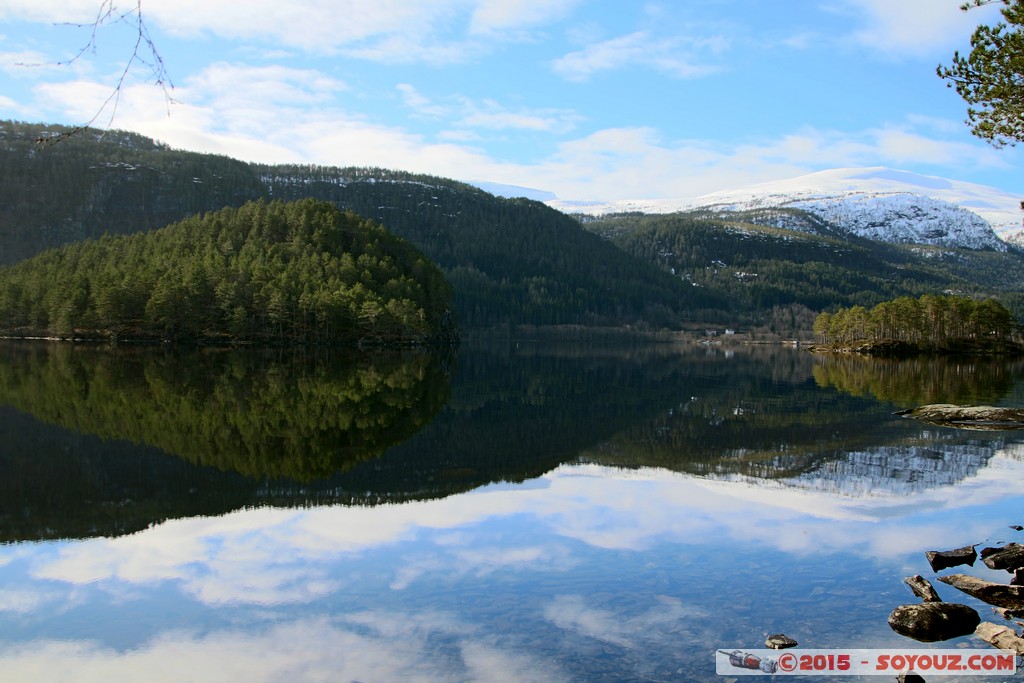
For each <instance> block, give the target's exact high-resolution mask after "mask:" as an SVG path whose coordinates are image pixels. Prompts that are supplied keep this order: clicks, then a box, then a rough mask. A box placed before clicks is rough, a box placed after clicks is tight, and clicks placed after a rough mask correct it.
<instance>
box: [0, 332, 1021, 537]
mask: <svg viewBox="0 0 1024 683" xmlns="http://www.w3.org/2000/svg"><path fill="white" fill-rule="evenodd" d="M1022 376H1024V367H1022V364H1021V363H1020V362H1019V361H1010V362H1007V361H1002V360H993V359H985V358H957V359H949V358H927V359H912V360H908V361H900V362H895V361H890V360H877V359H870V358H864V357H850V356H813V355H811V354H809V353H807V352H803V351H799V350H793V349H788V348H783V347H770V346H769V347H738V348H733V349H730V348H724V347H717V346H710V347H708V346H699V345H698V346H677V345H641V346H629V347H618V346H596V347H578V346H558V345H554V346H552V345H543V346H534V345H528V344H522V345H520V346H519V347H518V348H514V349H510V348H508V347H502V346H498V347H491V348H488V347H476V348H469V349H463V351H462V352H461V353H459V355H458V357H457V358H454V357H452V356H451V355H444V354H442V355H437V354H432V353H428V352H405V353H373V354H353V353H349V352H341V351H329V350H320V351H319V352H315V353H306V352H302V351H298V350H281V349H277V350H253V349H234V350H226V349H202V350H194V351H190V352H181V351H176V352H174V351H169V350H167V349H163V348H148V347H138V348H128V349H121V348H117V349H114V348H109V347H94V346H72V345H66V344H13V343H12V344H7V345H5V346H3V347H2V354H0V405H5V406H8V407H7V408H0V434H3V435H4V436H5V439H4V442H5V443H6V447H3V446H0V463H2V464H3V466H4V469H5V472H6V476H5V477H4V479H3V482H4V483H3V484H2V489H3V490H2V491H0V494H2V495H0V501H2V502H0V529H2V530H3V533H2V534H0V538H7V539H10V540H14V539H17V538H46V537H61V536H81V535H89V534H91V533H104V534H116V533H124V532H129V531H132V530H135V529H139V528H145V526H147V525H149V524H151V523H153V522H155V521H160V520H163V519H166V518H168V517H177V516H186V515H192V514H217V513H220V512H225V511H227V510H231V509H235V508H237V507H239V506H242V505H260V504H275V505H308V504H316V503H325V502H342V503H348V504H351V503H361V504H367V503H369V504H376V503H380V502H386V501H392V502H395V501H401V500H410V499H422V498H436V497H439V496H445V495H451V494H453V493H458V492H460V491H466V490H470V489H472V488H474V487H477V486H481V485H485V484H487V483H490V482H495V481H524V480H528V479H531V478H535V477H537V476H540V475H542V474H543V473H544V472H546V471H550V470H551V469H553V468H555V467H557V466H559V465H561V464H564V463H574V462H593V463H597V464H602V465H610V466H616V467H628V468H642V467H660V468H665V469H668V470H672V471H677V472H682V473H688V474H694V475H698V476H707V477H712V478H726V477H734V476H741V477H752V478H756V479H760V480H782V479H786V480H796V479H799V478H800V477H804V478H805V479H806V478H807V477H808V476H810V475H811V474H812V473H813V474H814V476H820V474H821V473H822V472H828V471H830V470H831V471H834V472H839V471H844V472H845V476H846V478H847V479H848V480H849V486H850V487H852V488H851V490H853V489H854V488H855V489H864V488H865V487H871V488H876V489H879V490H884V489H887V488H888V489H891V490H896V489H899V490H903V491H905V488H906V486H905V485H906V483H907V481H909V480H911V479H912V480H913V481H915V482H917V483H918V485H919V486H923V485H938V484H939V483H941V482H944V483H947V484H948V483H955V481H958V480H959V479H962V478H964V477H965V476H968V475H969V474H970V473H971V472H975V471H977V469H978V468H979V467H982V466H983V465H984V462H985V461H986V458H987V457H988V456H987V455H986V453H987V452H988V451H987V450H986V449H984V448H982V449H981V450H978V449H977V448H974V449H972V448H971V447H970V444H971V443H974V441H972V437H971V435H965V434H961V433H958V432H956V431H949V432H947V433H945V434H943V435H942V439H943V440H944V441H945V442H947V444H948V442H950V441H952V442H955V444H948V445H957V448H954V449H952V450H950V449H946V450H947V451H948V452H947V453H946V454H945V456H943V457H938V456H936V455H935V454H936V453H937V451H935V449H934V447H932V446H928V445H924V441H929V440H933V434H934V431H935V430H934V429H932V430H927V429H925V428H923V427H922V426H920V425H914V424H910V423H908V422H907V421H901V420H895V419H891V413H892V412H893V411H894V410H896V409H899V408H905V407H909V406H911V405H916V404H919V403H923V402H940V401H941V402H951V403H954V402H978V401H984V402H990V403H995V404H998V403H1000V402H1001V401H1002V402H1007V401H1009V402H1012V401H1014V400H1017V399H1019V398H1021V397H1020V396H1019V395H1018V394H1019V392H1020V379H1021V377H1022ZM922 432H923V433H924V434H925V437H924V439H923V440H922V438H921V434H922ZM929 443H930V441H929ZM929 449H930V450H929ZM857 458H860V459H861V460H862V461H871V462H873V463H874V465H873V466H872V467H873V471H874V474H870V473H869V472H868V471H867V470H865V469H864V468H860V475H858V476H854V474H853V473H854V470H857V469H858V468H857V467H856V466H851V465H850V461H851V459H854V460H855V459H857ZM922 458H924V459H925V460H924V461H923V460H922ZM929 459H930V460H929ZM958 460H961V461H962V462H959V463H958V462H957V461H958ZM922 463H925V464H927V463H930V465H929V466H928V467H927V468H926V469H927V470H928V471H930V472H932V474H921V473H920V472H919V470H921V468H922ZM915 472H916V473H915ZM829 476H830V477H831V478H832V479H833V480H834V481H833V484H832V485H833V486H835V487H839V488H841V487H842V486H843V483H842V481H841V480H840V477H839V475H838V474H834V475H829ZM864 476H868V477H869V480H865V479H864Z"/></svg>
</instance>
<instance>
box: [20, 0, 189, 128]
mask: <svg viewBox="0 0 1024 683" xmlns="http://www.w3.org/2000/svg"><path fill="white" fill-rule="evenodd" d="M114 24H124V25H127V26H129V27H131V28H132V29H133V31H134V34H135V43H134V45H133V46H132V51H131V54H130V55H129V57H128V60H127V61H126V62H125V66H124V69H123V70H122V72H121V74H120V76H118V78H117V80H116V82H115V83H114V87H113V90H112V91H111V93H110V95H109V96H108V97H107V98H106V99H105V100H104V101H103V104H101V105H100V107H99V109H97V111H96V113H95V114H94V115H93V116H92V118H90V119H89V120H88V121H86V122H85V123H83V124H81V125H78V126H75V127H74V128H72V129H71V130H69V131H66V132H63V133H58V134H56V135H52V136H49V137H40V138H38V139H37V140H36V142H37V143H41V144H50V143H55V142H60V141H61V140H64V139H66V138H69V137H71V136H73V135H76V134H78V133H80V132H81V131H83V130H85V129H86V128H88V127H90V126H92V125H93V124H94V123H95V122H96V121H97V120H98V119H99V118H100V116H102V115H103V113H104V112H105V111H109V113H110V117H109V119H108V120H107V123H106V127H109V126H110V125H111V124H113V122H114V117H115V116H116V114H117V106H118V104H119V103H120V100H121V93H122V91H123V89H124V86H125V82H126V80H127V78H128V75H129V73H131V72H132V71H133V70H134V69H138V68H143V69H145V70H147V71H148V75H147V76H146V80H147V81H149V82H152V83H153V84H155V85H157V86H159V87H160V89H161V90H163V93H164V101H165V102H166V104H167V114H168V116H170V106H171V104H173V103H174V102H175V100H174V98H173V97H172V96H171V92H172V91H173V90H174V83H173V82H172V81H171V78H170V75H169V74H168V72H167V67H166V65H165V64H164V60H163V58H162V57H161V56H160V53H159V51H158V50H157V48H156V44H155V43H154V42H153V38H152V37H151V36H150V33H149V28H148V27H147V26H146V22H145V20H144V19H143V17H142V0H135V2H134V5H132V6H131V7H129V8H128V9H127V10H121V9H119V8H118V7H117V5H115V4H114V0H102V1H101V2H100V6H99V9H98V11H97V12H96V19H95V20H93V21H92V22H91V23H88V24H71V23H68V24H65V25H68V26H74V27H76V28H82V29H88V30H89V40H88V41H87V42H86V43H85V45H83V46H82V47H81V49H79V50H78V52H77V53H75V55H74V56H73V57H71V58H70V59H67V60H65V61H62V62H55V63H54V65H56V66H69V65H71V64H74V63H75V62H77V61H79V60H80V59H83V58H84V56H85V55H86V54H88V53H90V52H92V53H95V52H96V46H97V44H98V42H99V32H100V29H102V28H103V27H105V26H110V25H114ZM25 66H31V65H25ZM36 66H39V65H36Z"/></svg>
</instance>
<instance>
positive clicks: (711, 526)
mask: <svg viewBox="0 0 1024 683" xmlns="http://www.w3.org/2000/svg"><path fill="white" fill-rule="evenodd" d="M790 483H791V486H786V485H785V484H786V482H770V483H766V482H755V481H751V480H742V481H741V480H712V479H701V478H695V477H692V476H688V475H680V474H676V473H671V472H668V471H665V470H657V469H638V470H624V469H614V468H608V467H603V466H597V465H572V466H570V465H565V466H561V467H558V468H556V469H555V470H553V471H551V472H549V473H548V474H546V475H545V476H543V477H541V478H539V479H537V480H534V481H530V482H526V483H525V484H524V485H522V486H519V485H511V484H496V485H492V486H486V487H483V488H480V489H477V490H475V491H472V492H469V493H466V494H463V495H458V496H452V497H448V498H444V499H438V500H428V501H419V502H411V503H406V504H401V505H384V506H379V507H374V508H368V507H344V506H333V507H316V508H305V509H280V508H259V509H246V510H239V511H237V512H233V513H230V514H226V515H223V516H221V517H196V518H188V519H178V520H172V521H168V522H165V523H163V524H159V525H156V526H153V527H151V528H149V529H146V530H144V531H141V532H138V533H135V534H132V535H128V536H121V537H117V538H95V539H90V540H84V541H71V542H60V543H55V542H48V543H21V544H15V545H10V546H6V547H3V548H2V549H0V577H2V580H3V582H4V586H5V588H4V589H3V591H0V634H4V635H3V638H2V640H0V670H2V671H3V672H4V675H5V678H7V679H8V680H32V681H41V682H47V681H61V682H64V681H68V680H75V681H78V682H85V683H91V682H92V681H97V682H100V681H102V682H103V683H110V682H111V681H122V680H124V681H127V680H138V676H139V672H146V675H145V678H146V680H147V681H155V682H158V683H159V682H161V681H168V682H169V681H175V682H177V681H182V680H189V681H224V680H247V681H268V682H269V681H286V680H287V681H295V680H302V681H320V680H323V681H328V680H329V681H391V680H394V681H398V680H402V681H438V680H459V681H500V680H536V681H560V680H578V676H576V675H574V674H573V673H572V671H571V669H572V665H573V662H574V661H576V659H582V658H586V659H587V661H591V662H592V661H597V662H601V661H603V660H602V659H601V658H602V657H611V658H612V659H614V661H615V666H620V667H632V668H631V669H630V670H631V671H633V672H634V673H635V674H636V675H637V676H638V677H641V678H642V677H645V676H648V675H650V676H654V669H653V668H652V669H650V670H647V669H646V668H645V667H654V668H658V667H660V668H659V669H658V670H659V671H662V672H663V673H664V671H672V670H673V667H677V666H678V667H680V669H679V670H685V669H686V667H687V666H694V665H693V664H692V663H689V664H688V663H686V661H684V660H682V659H680V660H679V661H675V659H673V658H676V657H681V655H679V654H677V652H678V643H680V642H690V643H703V644H705V645H708V644H711V646H713V644H715V643H722V642H726V641H727V639H728V638H730V637H731V638H733V639H736V638H739V637H746V636H743V635H742V634H747V635H749V633H750V632H751V631H755V632H754V636H755V637H756V636H757V632H756V629H757V628H759V626H761V625H763V628H769V627H770V626H771V623H770V622H771V619H772V618H774V617H772V616H771V615H773V614H775V613H778V612H782V613H783V615H782V616H780V617H779V619H790V620H793V619H794V618H795V615H798V614H800V615H802V614H803V613H802V612H801V610H805V609H807V606H806V605H803V604H802V603H801V602H799V601H800V600H803V599H806V596H807V595H808V594H809V591H808V586H809V585H811V584H815V583H816V584H817V585H821V583H822V582H823V581H826V580H828V577H830V576H831V575H830V574H829V572H830V571H832V572H848V573H849V574H850V576H851V577H854V578H852V579H844V578H842V577H839V578H837V579H836V581H837V583H838V586H839V588H840V590H839V591H838V593H839V595H837V596H836V598H835V599H837V600H840V601H845V600H847V597H844V595H847V596H848V595H849V594H850V592H851V591H854V590H855V589H856V590H862V588H861V587H859V586H851V585H849V583H850V581H857V580H861V579H860V578H856V577H863V576H864V575H868V576H871V575H873V574H879V572H877V571H875V569H876V568H877V567H879V566H885V567H886V569H885V571H884V572H881V576H880V578H872V579H871V580H873V581H880V582H883V581H884V582H885V583H884V584H882V583H879V584H878V585H884V586H886V588H885V589H884V591H883V593H885V591H889V592H888V593H885V594H884V595H882V596H880V597H878V598H877V600H878V601H880V602H879V603H878V604H874V603H872V602H871V601H870V600H867V601H864V602H866V603H867V605H866V606H865V608H867V607H872V608H873V609H876V610H881V614H882V615H883V616H882V620H881V622H880V623H881V625H882V627H884V615H885V614H887V611H886V610H887V609H888V607H886V604H888V603H886V602H885V601H890V602H892V601H893V600H897V599H905V598H900V597H892V596H893V595H897V596H898V595H901V594H900V593H899V591H901V590H902V587H901V586H899V579H898V578H896V577H897V576H898V575H900V574H901V573H902V574H903V575H905V573H907V572H911V573H917V572H921V571H923V570H925V569H926V565H925V564H924V561H923V556H922V554H921V551H922V550H924V549H926V548H945V547H955V546H957V545H962V544H965V543H969V542H980V541H983V540H985V539H986V538H988V537H989V536H991V535H992V534H995V533H1002V530H1003V529H1005V525H1003V526H1001V527H996V528H994V527H993V522H992V520H993V519H1000V518H1001V517H1000V516H1003V517H1005V520H1004V521H1005V524H1010V523H1014V522H1020V521H1021V520H1020V519H1013V518H1011V516H1010V515H1012V514H1014V511H1019V510H1020V509H1022V505H1021V504H1022V502H1024V497H1022V495H1021V494H1020V491H1022V490H1024V487H1022V484H1024V464H1022V462H1021V460H1020V459H1019V451H1018V449H1017V447H1016V446H1009V447H1007V448H1006V449H1005V451H1004V452H1001V453H999V454H997V456H996V457H993V458H991V459H990V460H989V463H988V466H987V467H986V468H984V469H982V470H981V471H979V472H978V473H977V474H976V475H975V476H973V477H971V478H969V479H968V480H965V481H961V482H960V483H959V484H958V485H957V486H948V487H938V488H934V489H927V490H924V491H921V492H919V493H917V494H915V495H913V496H911V497H908V496H906V495H905V494H887V493H885V492H879V493H877V495H871V496H864V497H860V498H854V497H845V498H844V497H842V496H837V495H836V493H835V491H833V490H830V489H829V488H827V487H825V488H824V489H822V490H815V489H814V488H813V487H811V486H809V485H808V483H807V481H806V480H804V481H801V482H790ZM1000 524H1002V522H1000ZM1009 533H1013V532H1009ZM823 558H825V561H824V562H823V561H822V559H823ZM830 564H831V565H834V567H835V568H833V569H829V567H828V566H827V565H830ZM823 565H825V566H824V568H823ZM789 574H792V576H789ZM736 586H740V587H741V590H739V591H738V592H737V595H736V597H735V600H736V601H737V606H736V609H735V610H733V609H730V610H726V611H727V612H730V614H728V615H727V616H724V615H723V613H722V610H721V606H720V600H721V597H722V596H721V593H723V592H725V591H726V590H730V591H734V592H736V591H735V587H736ZM889 586H891V591H890V590H889V588H888V587H889ZM872 590H875V589H872ZM834 591H836V588H835V587H832V588H829V589H827V591H825V597H818V598H817V599H818V600H819V602H820V601H821V600H824V599H826V598H827V597H828V595H829V594H830V593H831V592H834ZM844 591H846V593H844ZM812 593H813V592H812ZM814 594H815V595H818V594H817V593H814ZM773 602H774V603H775V604H773ZM761 603H764V604H763V605H762V604H761ZM808 604H811V603H808ZM744 606H746V607H744ZM782 606H784V607H785V609H782ZM730 607H732V606H730ZM835 609H836V608H835V606H834V605H833V606H828V605H827V604H826V609H824V610H823V611H822V614H819V615H815V616H814V617H807V619H808V620H809V623H810V622H813V620H814V619H821V620H822V623H823V624H829V623H831V622H834V621H836V619H835V614H834V613H830V612H834V610H835ZM844 609H845V608H844ZM787 610H788V611H787ZM97 615H102V618H100V619H99V620H98V621H97ZM801 618H803V617H801ZM849 619H851V620H852V619H853V617H849ZM106 622H109V624H117V626H108V627H106V628H105V627H104V625H103V624H104V623H106ZM733 622H738V623H736V624H734V623H733ZM789 623H793V622H792V621H790V622H789ZM865 623H871V622H870V620H867V621H865V620H864V619H863V617H861V620H860V621H857V622H854V621H851V622H850V623H849V624H839V625H836V626H835V628H836V629H837V630H836V632H835V633H833V634H832V635H831V636H828V635H827V634H826V635H825V636H822V637H831V638H833V639H835V638H839V637H845V638H848V639H850V640H849V641H845V642H841V643H839V644H841V645H845V646H851V647H852V646H853V644H854V643H853V642H851V641H852V640H853V639H857V644H858V645H859V646H875V645H877V644H878V643H877V642H875V641H879V639H881V640H882V641H884V640H885V638H886V637H890V636H887V635H886V632H885V631H884V628H883V631H881V632H878V631H877V630H874V631H873V630H872V628H868V627H865V626H864V624H865ZM836 633H838V634H840V635H836ZM872 633H874V634H875V635H872ZM737 634H740V635H737ZM748 642H749V641H748ZM749 644H750V645H751V646H756V643H753V642H749ZM818 646H825V645H824V644H822V643H818ZM833 646H835V643H833ZM651 652H657V653H660V654H659V655H658V657H650V656H647V655H644V653H651ZM568 653H571V654H568ZM631 657H632V658H633V659H630V658H631ZM595 658H596V659H595ZM623 658H625V659H623ZM691 659H693V656H692V655H691ZM707 660H708V661H707V662H705V664H706V665H707V666H713V661H712V658H711V657H710V656H709V657H708V658H707ZM666 667H667V668H666ZM659 675H660V674H659Z"/></svg>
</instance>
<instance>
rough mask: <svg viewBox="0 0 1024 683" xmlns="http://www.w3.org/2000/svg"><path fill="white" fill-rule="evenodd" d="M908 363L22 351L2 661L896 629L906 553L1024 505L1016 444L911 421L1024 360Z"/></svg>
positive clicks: (446, 664) (669, 657) (307, 666)
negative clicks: (908, 413) (912, 415)
mask: <svg viewBox="0 0 1024 683" xmlns="http://www.w3.org/2000/svg"><path fill="white" fill-rule="evenodd" d="M899 367H900V366H899V365H892V364H889V363H882V362H876V361H871V360H870V359H852V358H832V357H817V356H812V355H811V354H809V353H807V352H806V351H802V350H796V349H789V348H783V347H737V348H727V347H721V346H714V345H712V346H703V345H693V346H678V345H657V346H653V345H652V346H631V347H611V346H597V347H580V346H551V345H544V346H541V345H529V344H521V345H519V346H514V345H513V346H498V347H466V348H463V349H461V350H460V351H459V352H458V354H457V356H456V357H454V358H451V357H447V358H446V357H435V356H433V355H431V354H421V353H408V354H398V355H384V356H378V355H373V356H363V355H356V356H351V355H348V354H337V355H334V354H331V353H325V354H319V355H317V354H314V355H313V356H309V355H302V354H297V355H296V354H293V353H291V352H282V351H273V352H266V351H262V352H261V351H254V350H245V349H240V350H230V351H229V350H205V351H196V352H194V353H193V352H189V353H172V352H169V351H168V350H166V349H141V348H139V349H129V350H127V352H122V351H120V350H115V351H111V350H108V349H101V348H92V347H70V346H64V345H46V344H42V345H27V346H26V345H10V346H5V347H3V353H2V359H0V467H2V468H3V471H4V473H5V477H4V478H2V484H0V486H2V487H3V488H2V489H0V526H2V530H3V536H2V538H3V540H5V541H7V544H6V545H3V546H0V581H3V585H4V586H5V589H4V590H3V591H0V669H2V670H4V671H5V672H13V673H15V674H26V675H27V673H28V672H33V674H34V676H35V678H34V679H35V680H42V681H51V680H54V681H55V680H60V676H61V675H62V673H61V672H66V671H75V672H76V676H77V678H78V680H83V681H91V680H97V681H99V680H104V676H107V677H108V678H109V676H110V675H111V672H114V673H115V674H117V675H120V676H121V678H124V679H129V678H132V677H133V676H134V678H136V679H137V678H139V677H140V676H141V677H144V676H142V674H141V672H143V671H145V672H161V674H163V673H165V674H166V676H165V678H166V680H182V679H189V680H196V681H215V680H226V679H231V678H234V679H238V678H239V677H244V678H246V679H247V680H254V681H268V682H270V681H275V682H276V681H284V680H299V679H305V680H320V679H323V680H409V679H411V678H416V677H418V678H419V679H421V680H453V679H454V680H467V681H469V680H501V672H513V675H512V677H513V678H517V679H520V680H522V679H525V678H529V679H533V680H581V681H582V680H587V681H599V680H608V681H612V680H618V681H622V680H719V679H718V678H717V677H716V676H715V675H714V657H713V652H714V649H715V648H716V647H723V646H724V647H728V646H746V647H759V645H760V641H759V639H762V640H763V635H764V633H765V632H766V631H767V632H777V631H795V632H794V635H796V636H797V637H798V638H799V639H800V640H801V643H802V645H806V646H813V647H883V646H885V647H892V646H897V645H900V644H903V645H905V644H906V643H905V642H903V641H900V640H899V639H898V638H897V637H896V636H895V635H894V634H893V633H892V632H891V631H890V630H889V629H888V627H887V626H886V625H885V617H886V616H887V614H888V612H889V610H891V608H892V607H893V606H894V605H895V604H899V602H905V601H907V599H908V598H907V595H905V594H904V592H903V591H904V589H903V587H902V585H901V580H902V576H904V575H906V573H907V572H908V571H910V572H911V573H914V572H918V571H922V570H923V569H924V566H923V563H922V560H921V557H922V555H921V550H923V549H924V545H929V544H941V543H948V542H951V541H952V542H956V543H958V544H960V545H962V544H964V543H968V542H978V541H982V540H984V539H985V538H987V537H989V536H990V535H991V534H995V533H997V531H996V530H997V529H999V528H1002V529H1005V528H1006V524H1008V523H1010V522H1020V521H1021V520H1020V519H1011V518H1010V516H1011V515H1012V514H1013V511H1019V510H1020V509H1021V495H1020V493H1019V492H1020V490H1021V485H1022V483H1024V446H1022V443H1021V442H1020V439H1021V438H1022V437H1021V436H1020V435H1014V434H1009V433H1007V434H999V433H982V434H974V433H967V432H962V431H960V430H955V429H940V428H936V427H930V426H927V425H922V424H919V423H917V422H916V421H912V420H906V419H902V418H899V417H896V416H894V415H893V412H894V411H895V410H897V409H900V408H904V407H909V405H911V404H916V403H918V402H924V401H938V400H942V401H946V400H948V401H951V402H954V401H960V400H975V398H976V399H978V400H984V401H986V402H992V403H1017V402H1019V400H1020V399H1021V397H1022V386H1021V385H1022V382H1021V379H1022V377H1024V372H1022V368H1021V367H1020V365H1019V364H1016V363H1007V362H1005V361H993V360H991V359H987V360H986V359H973V360H966V361H965V360H963V359H959V360H952V359H946V360H930V361H918V362H917V364H909V365H905V366H903V367H905V368H907V369H908V370H907V371H906V372H905V373H903V374H904V375H905V379H904V380H902V381H901V380H900V375H901V371H900V370H899ZM971 392H974V393H971ZM979 392H986V393H979ZM218 426H221V427H223V426H226V427H227V428H229V429H230V430H235V431H236V432H237V434H236V435H235V436H234V437H232V436H231V435H230V434H224V433H222V432H220V431H218ZM242 432H245V434H244V436H243V435H242ZM232 438H234V439H236V440H237V441H238V443H232ZM303 444H308V445H309V448H308V449H306V448H304V446H303ZM314 456H315V457H314ZM42 539H78V540H64V541H61V540H49V541H47V542H44V543H40V542H38V541H40V540H42ZM915 645H917V644H916V643H915ZM182 653H185V656H182ZM115 677H116V676H115Z"/></svg>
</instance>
